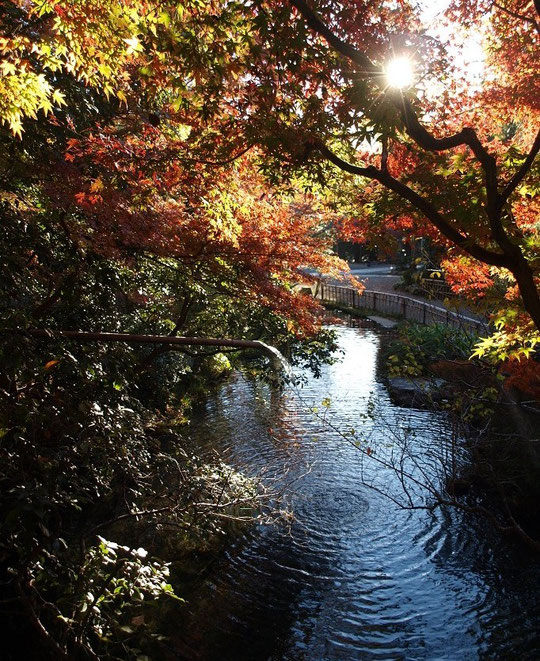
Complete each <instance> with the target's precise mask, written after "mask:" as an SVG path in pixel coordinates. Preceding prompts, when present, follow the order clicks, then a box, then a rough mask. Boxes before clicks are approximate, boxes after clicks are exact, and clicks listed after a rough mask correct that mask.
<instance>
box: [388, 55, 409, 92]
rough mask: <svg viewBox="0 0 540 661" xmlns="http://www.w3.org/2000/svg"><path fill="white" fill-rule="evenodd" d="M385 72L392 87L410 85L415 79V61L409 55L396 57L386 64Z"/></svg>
mask: <svg viewBox="0 0 540 661" xmlns="http://www.w3.org/2000/svg"><path fill="white" fill-rule="evenodd" d="M385 74H386V80H387V81H388V85H389V86H390V87H400V88H403V87H409V86H410V85H412V83H413V80H414V67H413V63H412V61H411V60H410V59H409V58H408V57H396V58H395V59H393V60H390V62H388V64H387V65H386V69H385Z"/></svg>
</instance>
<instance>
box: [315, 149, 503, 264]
mask: <svg viewBox="0 0 540 661" xmlns="http://www.w3.org/2000/svg"><path fill="white" fill-rule="evenodd" d="M317 148H318V150H319V151H320V152H321V153H322V155H323V156H324V157H325V158H327V159H328V160H329V161H330V162H331V163H333V164H334V165H337V167H339V168H340V169H342V170H344V171H345V172H350V173H351V174H356V175H360V176H361V177H367V178H368V179H374V180H376V181H378V182H379V183H381V184H383V186H386V187H387V188H389V189H390V190H393V191H394V192H395V193H397V194H398V195H399V196H400V197H402V198H404V199H405V200H407V201H409V202H411V204H413V206H415V207H416V208H417V209H418V210H419V211H421V212H422V213H423V214H424V216H426V218H427V219H428V220H429V221H430V222H431V223H433V225H435V227H436V228H437V229H438V230H439V231H440V232H441V234H443V235H444V236H445V237H446V238H447V239H449V240H450V241H452V242H453V243H455V244H456V245H458V246H459V247H460V248H462V249H463V250H464V251H466V252H468V253H469V255H471V256H472V257H475V258H476V259H479V260H481V261H483V262H485V263H486V264H491V265H493V266H500V267H506V268H508V266H509V261H508V258H507V257H506V255H504V254H501V253H497V252H493V251H492V250H487V249H486V248H483V247H482V246H479V245H478V244H476V243H473V242H472V239H471V238H469V237H468V236H465V235H464V234H462V233H461V232H459V231H458V230H456V229H455V228H454V227H452V225H451V224H450V223H449V222H448V221H447V220H446V218H444V216H443V215H442V214H441V213H439V211H437V209H436V208H435V207H434V206H433V205H432V204H431V203H430V202H429V201H428V200H426V199H425V198H423V197H422V196H421V195H419V194H418V193H417V192H416V191H414V190H413V189H412V188H409V187H408V186H407V185H406V184H403V183H402V182H401V181H399V180H397V179H395V178H394V177H392V175H391V174H390V173H389V172H388V171H387V170H378V169H377V168H376V167H374V166H371V165H370V166H368V167H362V166H358V165H354V164H352V163H348V162H347V161H345V160H343V159H342V158H340V157H339V156H337V155H336V154H334V152H333V151H331V150H330V149H329V148H328V147H327V146H326V145H324V144H322V143H321V144H319V145H318V147H317Z"/></svg>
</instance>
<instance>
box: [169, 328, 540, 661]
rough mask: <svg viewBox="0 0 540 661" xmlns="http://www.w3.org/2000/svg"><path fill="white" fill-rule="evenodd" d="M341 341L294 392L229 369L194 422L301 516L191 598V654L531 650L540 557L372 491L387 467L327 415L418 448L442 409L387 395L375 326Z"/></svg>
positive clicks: (378, 655) (354, 655) (428, 440)
mask: <svg viewBox="0 0 540 661" xmlns="http://www.w3.org/2000/svg"><path fill="white" fill-rule="evenodd" d="M339 336H340V344H341V347H342V348H343V349H344V351H345V355H344V359H343V360H342V361H341V362H339V363H337V364H335V365H332V366H330V367H327V368H326V369H325V370H324V371H323V375H322V377H321V378H320V379H308V381H307V383H306V384H305V385H304V387H303V388H302V390H301V392H300V393H299V394H295V393H290V392H289V393H287V392H286V393H280V392H278V391H276V390H274V391H272V390H271V389H270V388H269V387H268V386H265V385H263V384H260V383H256V382H253V381H248V380H246V379H245V378H244V377H242V376H241V375H236V376H235V377H234V378H232V379H231V380H230V381H229V382H228V383H227V384H226V385H225V386H224V387H223V388H222V389H221V391H220V392H219V393H218V395H216V396H215V397H214V398H213V399H212V400H211V401H210V402H209V404H208V407H207V411H206V413H205V415H204V416H202V418H201V419H200V420H199V421H198V422H197V423H194V433H195V434H196V435H197V437H198V438H199V439H201V442H204V443H208V444H209V445H210V446H214V447H218V448H220V449H221V450H222V451H223V452H224V453H225V455H226V457H227V458H228V460H229V461H230V463H232V464H233V465H235V466H237V467H240V468H242V469H243V470H245V471H246V472H248V473H250V474H258V473H260V472H261V471H263V470H264V471H265V474H266V475H267V476H268V477H269V478H270V477H273V478H275V479H276V480H277V482H278V483H279V482H280V481H281V483H282V486H283V485H287V486H283V488H284V489H285V490H286V497H287V499H288V501H289V504H290V506H291V507H292V508H293V509H294V512H295V515H296V521H295V523H294V524H293V525H292V527H291V528H288V527H286V526H281V527H279V526H273V527H258V528H255V529H252V530H249V531H248V532H247V533H246V535H245V536H244V537H243V538H241V539H240V540H236V541H235V542H234V544H233V545H232V546H231V547H230V548H228V550H227V551H226V552H225V553H224V555H223V557H222V558H221V559H220V560H219V562H218V563H217V564H216V566H215V567H213V569H212V570H211V571H210V572H209V575H208V576H207V578H206V580H205V582H204V584H203V585H201V586H198V588H197V591H196V593H195V594H193V595H192V596H191V597H190V601H189V611H190V622H189V627H188V628H187V630H186V632H185V633H183V634H182V637H183V638H184V640H183V645H185V647H184V649H189V650H190V651H189V652H187V653H185V655H186V658H188V657H189V658H193V659H203V660H212V661H214V660H216V661H217V660H218V659H219V660H222V659H223V660H227V659H231V660H232V659H235V660H242V659H246V660H248V659H249V660H253V661H257V660H259V659H260V660H263V659H264V660H266V659H275V660H278V659H284V660H291V661H293V660H294V661H297V660H300V659H305V660H309V661H311V660H318V659H325V660H326V659H328V660H333V659H347V660H349V659H430V660H433V659H538V658H540V641H539V637H538V633H537V624H538V621H539V615H540V607H539V601H540V599H539V597H538V595H537V592H538V586H539V585H540V571H539V568H538V566H534V565H532V561H531V559H530V558H527V557H521V556H519V555H518V552H517V551H516V550H515V549H512V548H506V547H504V546H503V545H502V544H501V543H500V542H499V540H498V538H497V536H496V534H494V533H492V531H491V530H490V529H489V527H488V526H487V525H486V524H485V523H482V522H472V521H470V520H468V519H467V520H465V519H464V518H463V515H461V514H460V513H458V512H454V511H452V512H444V511H443V512H441V511H436V512H434V513H430V512H427V511H425V510H402V509H399V508H398V507H396V506H395V505H394V504H393V503H391V502H390V501H389V500H388V499H387V498H386V497H385V496H384V495H383V494H381V493H380V492H378V491H374V490H373V489H370V488H368V487H367V486H365V481H366V479H367V480H375V484H376V485H377V486H378V487H379V488H380V489H381V490H382V491H388V492H390V493H397V490H396V488H397V486H399V484H398V481H397V479H396V476H395V475H394V474H393V473H392V472H391V471H387V470H384V469H383V468H380V467H379V468H378V467H377V466H375V467H374V466H373V465H372V462H370V461H369V460H368V459H367V458H366V457H365V456H363V455H362V454H361V452H359V450H358V449H357V448H356V447H354V445H353V444H352V443H349V442H347V441H346V440H345V439H343V437H342V436H340V434H338V433H337V432H336V431H334V430H332V428H331V427H329V426H328V425H327V424H325V423H324V421H323V420H321V417H324V416H327V418H328V420H329V421H330V422H331V424H332V425H333V426H335V427H337V428H338V429H348V428H350V427H351V426H354V427H355V428H356V429H357V432H358V434H359V436H360V437H362V439H365V440H363V442H365V443H369V447H370V449H371V448H372V451H373V453H374V454H381V453H382V454H384V453H385V452H386V453H392V452H393V451H394V450H393V449H394V448H395V447H396V444H397V441H396V439H397V438H399V439H402V438H405V436H406V434H405V433H404V432H403V430H406V429H412V430H414V432H415V436H414V440H413V441H412V442H413V443H414V444H415V445H414V447H415V448H416V449H417V450H418V451H419V452H421V451H422V449H423V448H429V447H433V446H434V445H436V444H441V445H443V444H444V442H446V440H447V437H448V435H449V434H451V430H449V429H448V423H447V421H446V420H445V418H444V417H443V416H441V415H439V414H434V413H431V412H428V411H415V410H408V409H401V408H398V407H395V406H393V405H392V404H391V402H390V400H389V398H388V395H387V393H386V390H385V388H384V386H383V385H382V384H381V383H379V382H378V381H377V376H376V369H375V368H376V355H377V348H378V337H377V335H376V334H375V333H374V332H373V331H372V330H368V329H353V328H341V329H339ZM327 397H328V398H329V399H330V405H329V407H328V408H327V407H324V406H323V407H322V410H321V402H322V400H323V399H325V398H327ZM314 407H318V408H319V411H318V412H317V413H314V412H313V411H312V410H311V409H312V408H314ZM396 429H397V430H398V432H397V435H396ZM402 432H403V434H402ZM364 447H365V446H364ZM382 454H381V456H382ZM425 465H427V463H426V464H425ZM423 466H424V465H423ZM411 470H412V469H411ZM416 495H417V497H422V494H419V493H417V494H416Z"/></svg>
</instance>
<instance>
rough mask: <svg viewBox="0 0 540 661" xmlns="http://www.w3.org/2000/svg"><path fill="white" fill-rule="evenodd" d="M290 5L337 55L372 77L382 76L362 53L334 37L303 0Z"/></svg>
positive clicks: (379, 69) (296, 0)
mask: <svg viewBox="0 0 540 661" xmlns="http://www.w3.org/2000/svg"><path fill="white" fill-rule="evenodd" d="M290 3H291V5H292V6H293V7H295V8H296V9H297V10H298V11H299V12H300V14H301V15H302V16H303V17H304V19H305V21H306V23H307V24H308V25H309V27H310V28H311V29H312V30H314V31H315V32H316V33H317V34H320V35H321V37H323V38H324V39H325V40H326V41H327V42H328V44H329V45H330V46H332V48H334V49H335V50H336V51H338V53H341V54H342V55H345V57H348V58H349V59H350V60H352V61H353V62H355V63H356V64H359V65H360V66H361V67H362V69H363V71H364V72H365V73H368V74H371V75H373V76H382V74H383V72H382V70H381V68H380V67H378V66H377V65H376V64H374V63H373V62H372V61H371V60H370V59H369V57H368V56H367V55H366V54H365V53H362V51H359V50H357V49H356V48H355V47H354V46H351V45H350V44H348V43H347V42H345V41H343V39H340V38H339V37H338V36H337V35H335V34H334V33H333V32H332V30H330V28H328V27H327V26H326V25H325V23H323V21H321V19H320V18H319V17H318V16H317V14H316V13H315V12H314V11H313V10H312V9H311V7H310V6H309V5H308V4H307V3H306V2H304V0H290Z"/></svg>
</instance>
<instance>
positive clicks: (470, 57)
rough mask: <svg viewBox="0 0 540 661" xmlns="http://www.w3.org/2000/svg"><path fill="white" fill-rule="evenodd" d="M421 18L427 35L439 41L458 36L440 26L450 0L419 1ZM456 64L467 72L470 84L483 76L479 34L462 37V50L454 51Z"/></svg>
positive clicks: (447, 27)
mask: <svg viewBox="0 0 540 661" xmlns="http://www.w3.org/2000/svg"><path fill="white" fill-rule="evenodd" d="M419 5H420V7H421V9H422V17H423V19H424V22H425V24H426V27H428V34H431V35H433V36H434V37H438V38H440V39H447V38H448V37H449V36H450V35H452V36H453V37H454V38H455V37H457V36H459V33H457V31H456V30H455V29H453V28H451V27H449V26H446V25H443V24H442V15H443V13H444V11H445V10H446V9H447V7H448V6H449V5H450V0H419ZM455 58H456V60H457V61H456V64H459V67H460V68H462V69H464V70H465V71H466V72H467V78H468V79H469V81H470V83H471V84H474V82H475V81H479V79H481V78H482V76H483V74H484V53H483V50H482V45H481V34H479V33H478V32H476V33H474V34H469V35H463V40H462V48H461V49H460V50H459V51H458V50H456V51H455Z"/></svg>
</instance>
